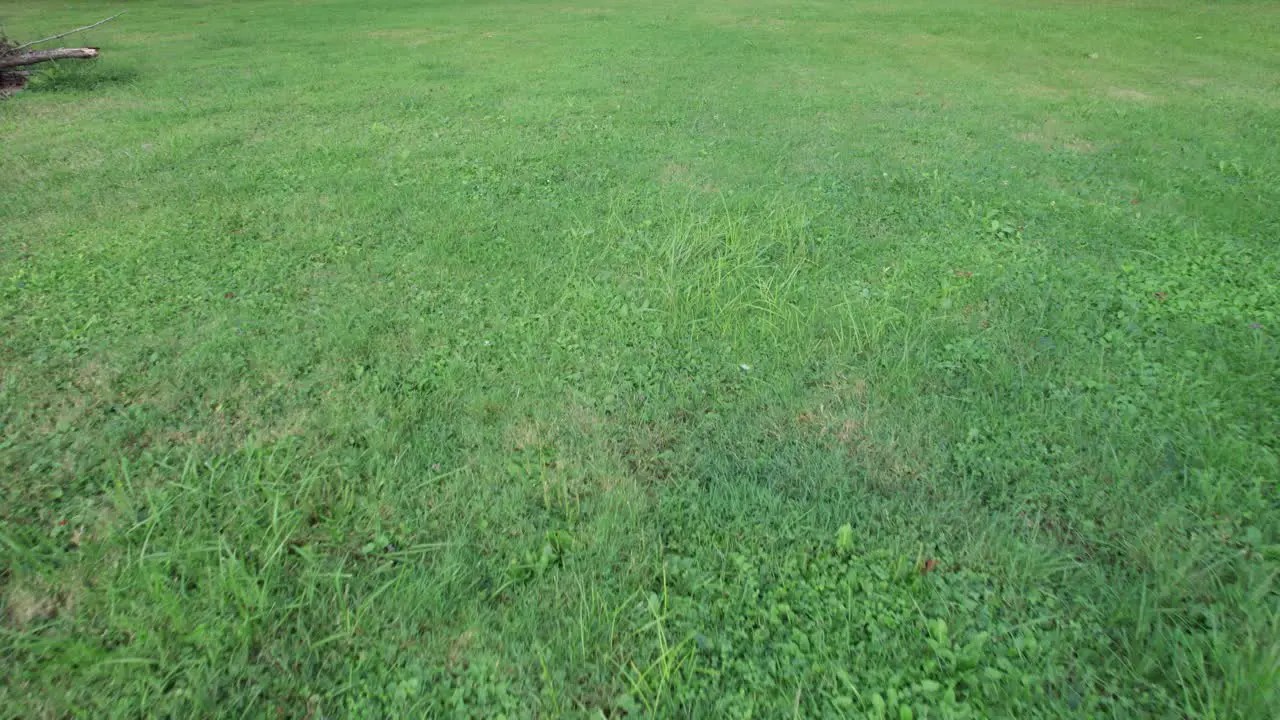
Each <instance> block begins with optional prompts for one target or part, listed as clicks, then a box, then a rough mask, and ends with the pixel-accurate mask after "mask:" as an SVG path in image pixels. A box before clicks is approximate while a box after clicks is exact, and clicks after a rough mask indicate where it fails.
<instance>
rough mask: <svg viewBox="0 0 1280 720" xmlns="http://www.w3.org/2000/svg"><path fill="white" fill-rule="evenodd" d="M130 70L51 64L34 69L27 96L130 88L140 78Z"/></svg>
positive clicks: (99, 66)
mask: <svg viewBox="0 0 1280 720" xmlns="http://www.w3.org/2000/svg"><path fill="white" fill-rule="evenodd" d="M137 76H138V72H137V71H136V70H134V69H133V68H130V67H119V66H116V65H106V66H104V65H99V64H98V63H97V62H96V61H90V62H65V61H64V62H57V63H48V64H45V65H42V66H40V67H39V68H38V69H34V70H33V71H32V72H31V73H30V75H29V77H28V78H27V87H26V90H25V91H24V92H28V93H46V92H51V93H57V92H83V91H90V90H97V89H99V88H102V87H106V86H111V85H127V84H129V83H132V82H133V81H134V80H135V79H137Z"/></svg>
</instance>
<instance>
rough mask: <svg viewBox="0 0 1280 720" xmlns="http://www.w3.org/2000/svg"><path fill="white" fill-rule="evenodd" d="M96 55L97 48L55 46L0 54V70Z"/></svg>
mask: <svg viewBox="0 0 1280 720" xmlns="http://www.w3.org/2000/svg"><path fill="white" fill-rule="evenodd" d="M96 57H98V48H89V47H85V48H55V49H53V50H32V51H31V52H24V53H5V54H4V55H0V70H7V69H9V68H16V67H23V66H24V65H35V64H36V63H42V62H48V61H50V60H88V59H90V58H96Z"/></svg>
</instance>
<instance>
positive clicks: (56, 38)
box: [6, 10, 126, 57]
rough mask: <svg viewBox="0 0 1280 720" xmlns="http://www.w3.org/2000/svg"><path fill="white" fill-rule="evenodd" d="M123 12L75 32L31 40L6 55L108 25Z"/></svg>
mask: <svg viewBox="0 0 1280 720" xmlns="http://www.w3.org/2000/svg"><path fill="white" fill-rule="evenodd" d="M125 12H126V11H124V10H121V11H120V12H118V13H116V14H115V15H112V16H111V17H109V18H103V19H101V20H99V21H98V22H96V23H94V24H92V25H85V26H84V27H78V28H76V29H75V30H68V31H66V32H64V33H58V34H57V35H50V36H49V37H47V38H43V39H41V40H32V41H31V42H29V43H26V44H23V45H19V46H18V47H16V48H13V49H11V50H9V51H8V52H7V53H6V54H7V55H11V54H13V53H16V52H21V51H23V50H26V49H27V48H29V47H31V46H32V45H39V44H40V43H47V42H51V41H53V40H58V39H60V38H64V37H66V36H68V35H75V34H76V33H78V32H84V31H85V30H92V29H93V28H96V27H98V26H99V25H101V24H103V23H108V22H111V21H112V20H115V19H116V18H118V17H120V16H121V15H123V14H125ZM90 57H92V56H90Z"/></svg>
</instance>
